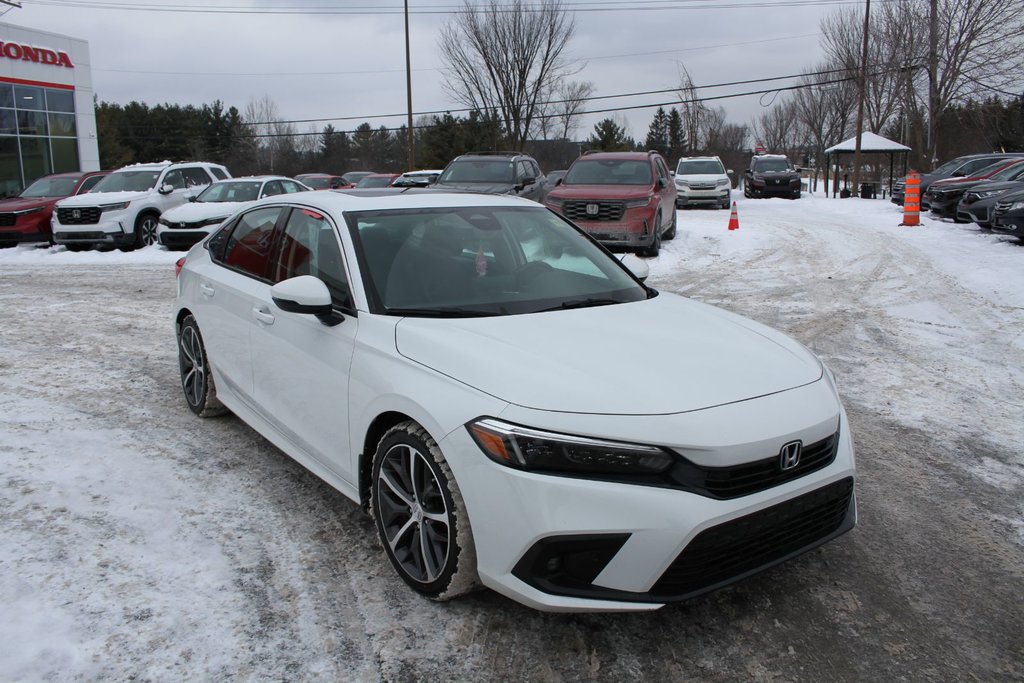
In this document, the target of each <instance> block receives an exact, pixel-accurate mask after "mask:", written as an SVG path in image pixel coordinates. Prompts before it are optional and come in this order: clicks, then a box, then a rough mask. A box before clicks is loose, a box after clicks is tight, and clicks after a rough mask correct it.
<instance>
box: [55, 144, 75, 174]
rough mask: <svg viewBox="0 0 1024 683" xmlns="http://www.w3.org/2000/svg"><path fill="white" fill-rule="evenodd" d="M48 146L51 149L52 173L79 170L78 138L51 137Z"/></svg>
mask: <svg viewBox="0 0 1024 683" xmlns="http://www.w3.org/2000/svg"><path fill="white" fill-rule="evenodd" d="M50 147H51V148H52V149H53V172H54V173H64V172H66V171H77V170H79V168H80V167H79V165H78V140H73V139H71V140H69V139H61V138H53V139H52V140H50Z"/></svg>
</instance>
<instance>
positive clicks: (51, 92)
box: [46, 88, 75, 114]
mask: <svg viewBox="0 0 1024 683" xmlns="http://www.w3.org/2000/svg"><path fill="white" fill-rule="evenodd" d="M46 110H47V111H61V112H68V113H71V114H73V113H74V112H75V93H74V91H73V90H57V89H55V88H47V89H46Z"/></svg>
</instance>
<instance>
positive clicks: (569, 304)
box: [537, 297, 623, 313]
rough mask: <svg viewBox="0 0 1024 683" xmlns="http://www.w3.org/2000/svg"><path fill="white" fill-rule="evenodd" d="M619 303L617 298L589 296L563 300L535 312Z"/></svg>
mask: <svg viewBox="0 0 1024 683" xmlns="http://www.w3.org/2000/svg"><path fill="white" fill-rule="evenodd" d="M621 303H623V302H622V301H620V300H618V299H608V298H599V297H591V298H589V299H576V300H575V301H563V302H562V303H560V304H558V305H557V306H552V307H551V308H542V309H540V310H539V311H537V312H538V313H546V312H548V311H565V310H569V309H570V308H590V307H591V306H611V305H613V304H621Z"/></svg>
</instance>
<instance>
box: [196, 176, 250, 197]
mask: <svg viewBox="0 0 1024 683" xmlns="http://www.w3.org/2000/svg"><path fill="white" fill-rule="evenodd" d="M259 196H260V182H259V181H258V180H257V181H252V180H250V181H242V180H240V181H232V182H228V183H214V184H213V185H210V186H209V187H208V188H206V189H205V190H203V192H202V194H200V195H199V196H198V197H196V201H197V202H254V201H256V200H257V199H258V198H259Z"/></svg>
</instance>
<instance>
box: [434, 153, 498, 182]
mask: <svg viewBox="0 0 1024 683" xmlns="http://www.w3.org/2000/svg"><path fill="white" fill-rule="evenodd" d="M514 177H515V176H514V174H513V172H512V162H511V161H509V160H508V159H503V158H499V159H459V160H456V161H453V162H452V163H450V164H448V168H446V169H444V173H442V174H441V178H440V179H439V181H438V182H442V183H511V182H512V181H513V178H514Z"/></svg>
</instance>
